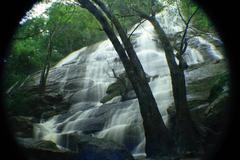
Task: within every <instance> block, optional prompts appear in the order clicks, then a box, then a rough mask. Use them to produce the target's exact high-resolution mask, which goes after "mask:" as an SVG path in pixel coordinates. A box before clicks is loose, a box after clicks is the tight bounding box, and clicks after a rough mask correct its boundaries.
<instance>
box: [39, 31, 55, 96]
mask: <svg viewBox="0 0 240 160" xmlns="http://www.w3.org/2000/svg"><path fill="white" fill-rule="evenodd" d="M52 35H53V34H52V33H50V36H49V40H48V48H47V49H48V53H47V56H46V60H45V63H44V66H43V70H42V72H41V76H40V83H39V89H40V92H44V91H45V87H46V83H47V77H48V73H49V70H50V58H51V56H52Z"/></svg>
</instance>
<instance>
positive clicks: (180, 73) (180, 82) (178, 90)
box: [148, 16, 200, 152]
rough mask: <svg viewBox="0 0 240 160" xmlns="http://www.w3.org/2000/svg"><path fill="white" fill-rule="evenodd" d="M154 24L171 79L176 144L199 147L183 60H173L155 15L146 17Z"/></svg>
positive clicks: (184, 148) (188, 148)
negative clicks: (189, 107) (188, 99)
mask: <svg viewBox="0 0 240 160" xmlns="http://www.w3.org/2000/svg"><path fill="white" fill-rule="evenodd" d="M148 20H149V21H150V22H151V24H152V25H153V26H154V29H155V31H156V33H157V35H158V38H159V40H160V41H161V43H162V45H163V48H164V51H165V56H166V59H167V63H168V66H169V70H170V75H171V80H172V90H173V97H174V103H175V108H176V128H175V129H176V130H175V133H176V142H177V144H178V147H179V148H178V149H179V152H185V151H193V150H196V149H197V150H198V149H199V144H198V141H199V140H200V139H199V138H200V137H199V134H198V131H197V129H196V126H195V124H194V122H193V120H192V119H191V116H190V112H189V109H188V104H187V92H186V82H185V75H184V69H183V68H184V67H183V66H182V65H183V61H182V60H181V58H180V61H179V65H177V63H176V60H175V55H174V51H173V47H172V46H171V44H170V42H169V40H168V38H167V35H166V34H165V32H164V30H163V29H162V27H161V26H160V24H159V23H158V21H157V19H156V17H154V16H153V17H151V18H150V17H149V19H148Z"/></svg>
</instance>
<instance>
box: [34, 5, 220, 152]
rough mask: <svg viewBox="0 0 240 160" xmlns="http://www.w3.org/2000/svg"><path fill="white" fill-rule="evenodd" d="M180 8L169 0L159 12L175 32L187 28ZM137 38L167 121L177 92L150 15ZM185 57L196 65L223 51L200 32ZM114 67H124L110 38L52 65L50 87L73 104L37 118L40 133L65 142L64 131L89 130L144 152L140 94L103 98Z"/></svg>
mask: <svg viewBox="0 0 240 160" xmlns="http://www.w3.org/2000/svg"><path fill="white" fill-rule="evenodd" d="M176 10H177V8H176V6H170V7H168V8H166V9H165V10H164V11H163V12H161V13H160V14H158V15H157V16H158V17H159V22H160V23H161V25H162V27H163V29H164V30H165V32H166V33H167V35H168V36H173V37H174V36H176V34H177V33H178V32H179V31H181V30H183V29H184V25H183V22H182V21H181V19H180V17H179V16H178V15H177V11H176ZM134 28H135V27H133V29H134ZM130 33H131V31H130ZM176 37H177V36H176ZM214 38H216V37H214ZM132 39H133V40H132V41H133V45H134V48H135V50H136V52H137V55H138V57H139V59H140V61H141V63H142V65H143V68H144V70H145V72H146V73H147V74H148V75H149V76H150V77H152V78H151V80H150V82H149V85H150V87H151V89H152V92H153V95H154V97H155V99H156V101H157V104H158V109H159V111H160V113H161V115H162V116H163V119H164V122H165V123H166V124H167V120H168V114H167V108H168V107H169V106H171V105H172V103H173V96H172V85H171V77H170V75H169V69H168V65H167V62H166V58H165V53H164V51H163V48H162V47H161V46H159V45H157V41H158V39H157V36H156V34H155V32H154V29H153V27H152V25H151V24H150V23H149V22H147V21H146V22H144V23H143V24H142V25H141V26H140V27H139V28H138V29H137V30H136V31H135V32H134V34H133V35H132ZM184 58H185V60H186V61H187V63H188V64H189V65H193V64H198V63H202V62H205V61H209V60H216V59H221V58H223V57H222V56H221V54H220V52H219V51H218V50H217V49H216V47H214V45H213V44H212V43H210V41H209V40H208V39H204V38H203V37H200V36H198V37H195V38H192V40H191V42H190V43H189V47H188V49H187V51H186V53H185V54H184ZM113 68H114V70H115V72H116V73H123V71H124V69H123V66H122V64H121V63H120V62H119V58H118V55H117V53H116V51H115V49H114V48H113V46H112V44H111V42H110V41H109V40H104V41H102V42H99V43H97V44H95V45H92V46H88V47H84V48H82V49H80V50H78V51H76V52H73V53H71V54H70V55H69V56H67V57H66V58H64V59H63V60H61V61H60V62H59V63H58V64H57V65H56V66H55V67H54V68H52V69H51V70H50V73H49V78H48V86H49V88H50V91H54V92H61V93H62V94H63V95H64V99H65V100H66V101H68V102H69V103H70V104H71V107H70V109H69V111H68V112H67V113H64V114H60V115H57V116H54V117H52V118H50V119H49V120H48V121H46V122H42V123H39V124H36V125H35V137H36V138H38V139H45V140H51V141H54V142H56V143H57V144H62V136H61V135H63V134H71V133H78V134H87V135H91V136H94V137H97V138H106V139H109V140H113V141H115V142H117V143H120V144H124V145H125V146H126V147H127V148H128V149H129V150H130V151H131V152H132V154H133V155H141V154H143V155H144V154H145V149H144V146H145V135H144V131H143V125H142V118H141V115H140V111H139V106H138V100H137V99H132V100H127V101H120V97H115V98H114V99H113V100H111V101H110V102H108V103H107V104H101V103H100V100H101V98H103V97H104V96H105V95H106V93H105V92H106V89H107V87H108V86H109V85H110V84H111V83H113V82H114V81H115V79H114V78H113V77H112V76H111V74H112V70H111V69H113ZM66 143H67V144H65V145H66V146H68V142H66Z"/></svg>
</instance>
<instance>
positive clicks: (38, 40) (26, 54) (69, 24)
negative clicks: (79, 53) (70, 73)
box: [4, 2, 104, 90]
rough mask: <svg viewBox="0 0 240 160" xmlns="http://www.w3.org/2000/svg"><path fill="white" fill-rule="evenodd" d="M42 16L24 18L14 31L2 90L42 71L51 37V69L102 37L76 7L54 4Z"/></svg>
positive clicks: (91, 20) (86, 14) (86, 13)
mask: <svg viewBox="0 0 240 160" xmlns="http://www.w3.org/2000/svg"><path fill="white" fill-rule="evenodd" d="M46 15H47V17H46V16H38V17H33V18H31V19H28V20H27V21H25V22H24V23H22V24H20V25H19V27H18V28H17V30H16V34H15V35H14V37H13V41H12V44H11V48H10V50H9V57H8V59H6V60H5V61H6V67H5V68H6V69H5V82H4V83H5V85H4V86H5V87H6V88H5V90H6V89H8V88H9V87H10V86H11V85H13V84H14V83H15V82H17V81H22V80H24V79H25V78H26V77H27V76H28V75H29V74H32V73H33V72H36V71H38V70H41V69H42V68H43V65H44V62H45V61H46V56H47V54H48V45H49V38H50V35H51V34H52V35H53V36H52V37H51V38H52V41H51V43H52V55H51V58H50V64H51V66H53V65H55V64H56V63H57V62H58V61H59V60H60V59H62V58H63V57H64V56H66V55H67V54H69V53H70V52H73V51H75V50H77V49H79V48H82V47H84V46H87V45H91V44H93V43H96V42H98V41H100V40H101V39H102V38H103V35H104V32H102V31H101V28H100V25H99V24H98V22H97V21H96V20H95V18H94V17H93V16H92V15H91V14H90V13H88V12H87V11H86V10H84V9H82V8H81V7H79V6H73V5H68V4H63V3H59V2H56V3H54V4H53V5H52V6H51V7H50V8H49V9H48V10H47V11H46Z"/></svg>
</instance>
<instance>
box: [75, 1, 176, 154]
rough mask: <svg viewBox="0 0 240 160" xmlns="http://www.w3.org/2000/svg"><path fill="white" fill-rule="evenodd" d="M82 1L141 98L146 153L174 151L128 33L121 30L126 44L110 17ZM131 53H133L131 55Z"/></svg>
mask: <svg viewBox="0 0 240 160" xmlns="http://www.w3.org/2000/svg"><path fill="white" fill-rule="evenodd" d="M79 3H80V4H81V5H82V7H84V8H86V9H87V10H88V11H89V12H91V13H92V14H93V15H94V16H95V18H96V19H97V20H98V21H99V22H100V24H101V25H102V27H103V29H104V31H105V32H106V34H107V35H108V37H109V39H110V40H111V42H112V44H113V46H114V48H115V50H116V51H117V53H118V55H119V57H120V59H121V61H122V63H123V66H124V68H125V70H126V73H127V76H128V78H129V80H130V81H131V83H132V86H133V88H134V90H135V92H136V95H137V97H138V101H139V106H140V112H141V115H142V119H143V126H144V133H145V137H146V154H147V156H148V157H155V156H159V155H166V154H169V153H171V151H172V149H173V141H172V140H171V137H170V135H169V133H168V130H167V128H166V126H165V124H164V122H163V119H162V117H161V115H160V112H159V110H158V107H157V103H156V101H155V99H154V97H153V95H152V92H151V89H150V87H149V85H148V82H147V80H146V77H145V73H144V71H143V68H142V66H139V65H140V64H141V63H140V62H139V60H138V58H137V55H136V53H135V51H134V50H133V47H132V44H131V43H130V41H126V39H124V38H123V34H125V35H126V33H125V32H124V33H121V36H120V37H121V40H122V41H123V43H124V47H123V46H122V45H121V43H120V41H119V40H118V38H117V36H116V34H115V33H114V31H113V29H112V27H111V25H110V24H109V22H108V19H107V18H106V17H105V16H104V15H103V13H102V11H100V10H99V9H98V8H97V7H96V6H95V5H94V4H93V3H92V2H91V1H89V0H79ZM100 8H102V7H100ZM103 11H104V10H103ZM106 15H107V17H108V18H109V19H110V20H112V18H111V17H109V15H108V14H106ZM115 20H116V19H115ZM115 20H114V21H112V22H113V24H114V25H115V27H116V28H118V29H117V30H118V32H119V31H121V30H119V28H121V25H120V23H118V22H117V23H114V22H116V21H115ZM119 35H120V33H119ZM126 37H127V36H126ZM129 48H132V50H131V49H130V50H129ZM125 50H126V51H127V53H128V54H127V53H126V51H125ZM133 51H134V52H133ZM130 52H131V54H129V53H130ZM131 57H132V58H131ZM129 58H130V59H129Z"/></svg>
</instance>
